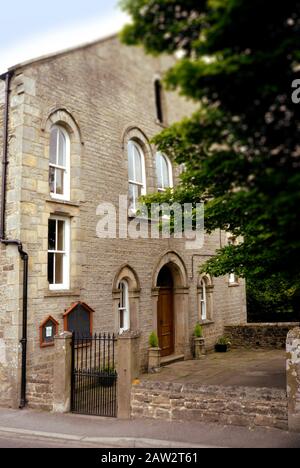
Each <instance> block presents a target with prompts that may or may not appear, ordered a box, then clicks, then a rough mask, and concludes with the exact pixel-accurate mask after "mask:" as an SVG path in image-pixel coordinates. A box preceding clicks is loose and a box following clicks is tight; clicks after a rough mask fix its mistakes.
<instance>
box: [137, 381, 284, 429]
mask: <svg viewBox="0 0 300 468" xmlns="http://www.w3.org/2000/svg"><path fill="white" fill-rule="evenodd" d="M131 414H132V417H133V418H152V419H162V420H167V421H175V420H177V421H199V422H207V423H219V424H225V425H237V426H247V427H255V426H260V427H272V428H278V429H283V430H286V429H287V427H288V409H287V397H286V392H285V391H284V390H277V389H268V388H250V387H221V386H220V387H219V386H198V385H191V384H189V385H183V384H180V383H162V382H149V381H142V382H140V384H138V385H134V386H133V387H132V395H131Z"/></svg>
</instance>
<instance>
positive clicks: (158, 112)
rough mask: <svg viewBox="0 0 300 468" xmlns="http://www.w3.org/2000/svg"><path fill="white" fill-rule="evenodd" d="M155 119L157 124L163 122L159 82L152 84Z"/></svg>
mask: <svg viewBox="0 0 300 468" xmlns="http://www.w3.org/2000/svg"><path fill="white" fill-rule="evenodd" d="M154 91H155V105H156V118H157V120H158V122H159V123H163V121H164V113H163V103H162V85H161V81H160V80H158V79H157V80H155V82H154Z"/></svg>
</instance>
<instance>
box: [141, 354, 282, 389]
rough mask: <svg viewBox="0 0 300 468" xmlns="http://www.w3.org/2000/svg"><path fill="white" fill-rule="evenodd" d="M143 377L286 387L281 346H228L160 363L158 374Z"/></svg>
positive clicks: (205, 382) (233, 384)
mask: <svg viewBox="0 0 300 468" xmlns="http://www.w3.org/2000/svg"><path fill="white" fill-rule="evenodd" d="M141 379H142V380H155V381H157V380H159V381H161V382H178V383H186V384H188V383H191V384H198V385H200V384H201V385H222V386H231V387H235V386H238V387H260V388H261V387H264V388H278V389H284V390H285V389H286V354H285V351H284V350H252V349H251V350H249V351H248V350H243V349H238V350H234V349H233V350H231V351H230V352H228V353H225V354H223V353H211V354H207V356H205V357H204V358H203V359H202V360H200V361H195V360H194V361H184V362H177V363H175V364H170V365H168V366H167V367H163V368H162V369H161V370H160V372H159V374H145V375H142V376H141Z"/></svg>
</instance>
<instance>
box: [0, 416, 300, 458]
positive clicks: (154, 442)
mask: <svg viewBox="0 0 300 468" xmlns="http://www.w3.org/2000/svg"><path fill="white" fill-rule="evenodd" d="M0 447H2V448H3V447H10V448H23V447H24V448H29V447H30V448H46V447H48V448H54V447H58V448H63V447H64V448H92V447H93V448H163V449H164V448H300V434H295V433H288V432H285V431H280V430H276V429H264V428H257V429H255V430H252V429H248V428H245V427H236V426H223V425H217V424H204V423H198V422H192V421H191V422H177V421H176V422H167V421H157V420H150V419H149V420H147V419H139V420H130V421H123V420H117V419H109V418H99V417H90V416H81V415H73V414H54V413H45V412H39V411H33V410H29V409H25V410H22V411H21V410H9V409H4V408H3V409H1V408H0Z"/></svg>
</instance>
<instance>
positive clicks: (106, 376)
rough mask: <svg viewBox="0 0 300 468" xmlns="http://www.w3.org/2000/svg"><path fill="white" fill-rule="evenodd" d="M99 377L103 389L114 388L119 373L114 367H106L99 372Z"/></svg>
mask: <svg viewBox="0 0 300 468" xmlns="http://www.w3.org/2000/svg"><path fill="white" fill-rule="evenodd" d="M98 375H99V380H98V381H99V385H100V386H101V387H112V386H113V385H114V384H115V382H116V380H117V371H116V369H115V368H114V367H110V366H106V367H104V368H102V369H100V370H99V374H98Z"/></svg>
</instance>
